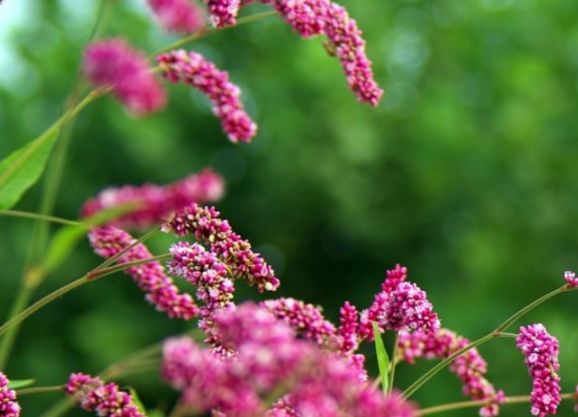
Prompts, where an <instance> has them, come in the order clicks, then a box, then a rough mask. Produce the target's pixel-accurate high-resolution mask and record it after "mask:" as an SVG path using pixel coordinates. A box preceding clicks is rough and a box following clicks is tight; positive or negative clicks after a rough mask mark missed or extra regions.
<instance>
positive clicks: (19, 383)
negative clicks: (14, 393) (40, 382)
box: [8, 379, 36, 389]
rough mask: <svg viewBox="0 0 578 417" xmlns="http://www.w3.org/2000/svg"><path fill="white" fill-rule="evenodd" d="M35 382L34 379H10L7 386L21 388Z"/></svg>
mask: <svg viewBox="0 0 578 417" xmlns="http://www.w3.org/2000/svg"><path fill="white" fill-rule="evenodd" d="M35 382H36V380H35V379H12V380H10V382H9V383H8V388H10V389H22V388H26V387H29V386H30V385H33V384H34V383H35Z"/></svg>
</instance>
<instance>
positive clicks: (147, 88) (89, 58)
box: [84, 39, 166, 116]
mask: <svg viewBox="0 0 578 417" xmlns="http://www.w3.org/2000/svg"><path fill="white" fill-rule="evenodd" d="M84 73H85V75H86V77H87V78H88V79H89V80H90V81H91V82H92V83H93V84H95V85H97V86H100V87H110V88H112V91H113V92H114V94H115V95H116V97H117V98H118V99H119V100H120V101H121V102H122V103H123V104H124V106H125V107H126V108H127V109H128V110H130V111H131V112H132V113H134V114H136V115H139V116H142V115H145V114H147V113H151V112H154V111H156V110H160V109H161V108H163V107H164V106H165V104H166V96H165V91H164V89H163V87H162V86H161V85H160V83H159V82H158V81H157V79H156V78H155V76H154V74H153V73H152V72H151V71H150V68H149V66H148V62H147V59H146V57H145V56H144V55H142V54H141V53H140V52H138V51H137V50H135V49H133V48H132V47H131V46H130V45H129V44H128V43H126V42H125V41H124V40H122V39H110V40H105V41H98V42H94V43H92V44H90V45H89V46H88V48H87V49H86V51H85V54H84Z"/></svg>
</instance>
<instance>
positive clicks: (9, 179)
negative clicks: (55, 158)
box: [0, 128, 59, 209]
mask: <svg viewBox="0 0 578 417" xmlns="http://www.w3.org/2000/svg"><path fill="white" fill-rule="evenodd" d="M58 133H59V130H58V129H55V128H53V129H50V130H48V131H47V132H46V133H44V134H43V135H41V136H39V137H38V138H37V139H35V140H33V141H32V142H29V143H27V144H26V145H24V146H23V147H21V148H20V149H17V150H16V151H14V152H12V153H11V154H10V155H8V156H7V157H6V158H4V159H3V160H2V161H1V162H0V209H8V208H10V207H12V206H13V205H14V204H16V203H17V202H18V201H19V200H20V198H21V197H22V195H24V193H25V192H26V191H27V190H28V189H29V188H30V187H32V186H33V185H34V184H35V183H36V181H38V179H39V178H40V175H41V174H42V172H43V171H44V168H45V167H46V163H47V162H48V158H49V156H50V153H51V152H52V148H53V147H54V143H55V142H56V139H57V138H58Z"/></svg>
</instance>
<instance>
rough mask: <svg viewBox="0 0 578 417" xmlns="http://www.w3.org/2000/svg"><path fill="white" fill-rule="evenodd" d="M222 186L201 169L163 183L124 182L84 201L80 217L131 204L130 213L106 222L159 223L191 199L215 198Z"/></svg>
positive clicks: (125, 224) (124, 224) (216, 177)
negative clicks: (196, 172)
mask: <svg viewBox="0 0 578 417" xmlns="http://www.w3.org/2000/svg"><path fill="white" fill-rule="evenodd" d="M224 189H225V185H224V181H223V178H222V177H221V176H220V175H219V174H217V173H216V172H214V171H212V170H210V169H205V170H204V171H201V172H200V173H198V174H192V175H189V176H188V177H186V178H184V179H182V180H180V181H177V182H175V183H172V184H168V185H165V186H161V185H156V184H144V185H142V186H139V187H135V186H131V185H125V186H123V187H119V188H107V189H105V190H104V191H102V192H101V193H99V194H98V195H97V196H96V197H94V198H92V199H90V200H88V201H87V202H86V203H85V204H84V207H83V208H82V216H83V217H89V216H92V215H94V214H97V213H99V212H101V211H103V210H107V209H110V208H113V207H119V206H122V205H131V206H134V208H133V209H131V210H130V212H128V213H126V214H123V215H122V216H120V217H117V218H115V219H114V220H113V221H111V222H109V224H111V225H114V226H118V227H125V228H127V227H128V228H130V227H138V228H143V227H148V226H151V225H155V224H159V223H162V222H163V221H164V220H166V218H167V217H168V216H169V215H170V214H171V213H173V212H174V211H176V210H179V209H181V208H183V207H185V206H187V205H188V204H190V203H191V201H197V202H201V201H217V200H219V199H221V197H222V196H223V192H224Z"/></svg>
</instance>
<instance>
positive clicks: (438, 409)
mask: <svg viewBox="0 0 578 417" xmlns="http://www.w3.org/2000/svg"><path fill="white" fill-rule="evenodd" d="M561 397H562V399H563V400H572V399H575V397H576V394H574V393H568V394H562V396H561ZM530 400H531V398H530V396H529V395H515V396H511V397H506V398H505V400H504V402H503V404H520V403H527V402H530ZM487 403H488V401H487V400H478V401H459V402H455V403H448V404H440V405H436V406H433V407H427V408H422V409H421V410H419V412H418V415H420V416H426V415H428V414H437V413H443V412H446V411H452V410H461V409H464V408H473V407H483V406H484V405H486V404H487Z"/></svg>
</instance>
